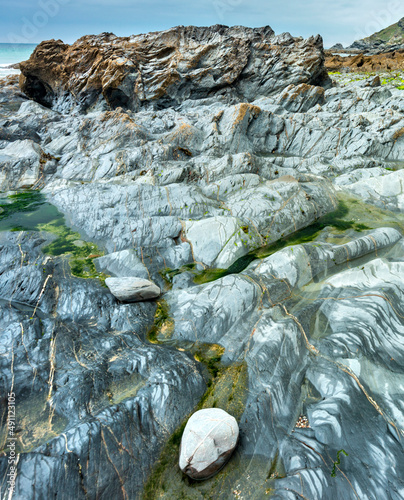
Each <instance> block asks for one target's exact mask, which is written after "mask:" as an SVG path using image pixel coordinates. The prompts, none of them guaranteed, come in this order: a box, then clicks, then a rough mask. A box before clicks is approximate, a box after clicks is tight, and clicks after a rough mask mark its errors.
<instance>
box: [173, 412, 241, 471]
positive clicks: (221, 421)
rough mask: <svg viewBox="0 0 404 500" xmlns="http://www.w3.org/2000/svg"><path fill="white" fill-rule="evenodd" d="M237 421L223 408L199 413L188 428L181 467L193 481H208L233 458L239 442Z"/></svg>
mask: <svg viewBox="0 0 404 500" xmlns="http://www.w3.org/2000/svg"><path fill="white" fill-rule="evenodd" d="M238 435H239V429H238V424H237V422H236V419H235V418H234V417H232V416H231V415H229V414H228V413H226V412H225V411H224V410H221V409H220V408H208V409H206V410H199V411H197V412H196V413H194V414H193V415H192V417H191V418H190V419H189V420H188V423H187V425H186V426H185V430H184V434H183V435H182V440H181V449H180V462H179V465H180V468H181V470H182V472H184V473H185V474H187V475H188V476H189V477H191V478H192V479H199V480H201V479H207V478H209V477H211V476H213V475H214V474H216V473H217V472H218V471H219V470H220V469H221V468H222V467H224V465H225V464H226V463H227V462H228V460H229V459H230V457H231V455H232V453H233V451H234V449H235V447H236V445H237V441H238Z"/></svg>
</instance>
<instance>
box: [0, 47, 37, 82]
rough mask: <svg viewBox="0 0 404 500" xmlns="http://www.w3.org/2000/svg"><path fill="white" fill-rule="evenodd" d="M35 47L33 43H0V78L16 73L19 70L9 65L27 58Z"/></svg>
mask: <svg viewBox="0 0 404 500" xmlns="http://www.w3.org/2000/svg"><path fill="white" fill-rule="evenodd" d="M35 47H36V44H35V43H0V78H3V77H4V76H7V75H18V74H19V73H20V71H19V70H18V69H13V68H10V66H11V65H13V64H16V63H19V62H21V61H26V60H27V59H29V57H30V55H31V54H32V52H33V51H34V49H35Z"/></svg>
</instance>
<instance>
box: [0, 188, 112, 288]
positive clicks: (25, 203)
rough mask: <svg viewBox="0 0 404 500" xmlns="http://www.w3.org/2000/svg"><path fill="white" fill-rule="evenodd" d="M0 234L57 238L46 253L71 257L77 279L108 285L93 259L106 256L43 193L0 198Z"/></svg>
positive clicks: (27, 192) (22, 193)
mask: <svg viewBox="0 0 404 500" xmlns="http://www.w3.org/2000/svg"><path fill="white" fill-rule="evenodd" d="M0 231H45V232H48V233H51V234H53V235H55V236H56V239H55V240H54V241H52V242H51V243H49V244H48V245H46V246H45V247H44V248H43V249H42V251H43V252H44V253H46V254H48V255H52V256H61V255H69V256H70V259H69V263H70V268H71V272H72V275H73V276H76V277H78V278H95V279H99V280H100V281H101V284H104V282H105V278H106V277H107V276H106V275H105V274H103V273H99V272H97V270H96V268H95V265H94V262H93V259H95V258H96V257H100V256H101V255H103V252H102V251H101V250H100V249H99V248H98V247H97V245H95V244H94V243H89V242H86V241H83V240H82V239H81V236H80V234H79V233H76V232H74V231H72V230H71V229H70V228H68V227H67V226H66V224H65V219H64V217H63V214H61V213H60V212H59V211H58V209H57V208H56V207H55V206H53V205H52V204H51V203H48V202H47V201H46V198H45V197H44V196H43V195H42V194H41V193H40V192H39V191H24V192H21V193H15V194H11V195H8V196H4V195H3V197H0Z"/></svg>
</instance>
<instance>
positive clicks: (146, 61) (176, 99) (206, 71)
mask: <svg viewBox="0 0 404 500" xmlns="http://www.w3.org/2000/svg"><path fill="white" fill-rule="evenodd" d="M323 61H324V56H323V45H322V39H321V37H320V36H317V37H311V38H308V39H307V40H303V39H301V38H293V37H292V36H291V35H289V34H288V33H284V34H282V35H279V36H275V34H274V32H273V31H272V29H271V28H270V27H269V26H266V27H264V28H244V27H240V26H235V27H232V28H229V27H227V26H221V25H216V26H211V27H209V28H199V27H195V26H188V27H183V26H179V27H176V28H172V29H169V30H166V31H162V32H156V33H149V34H147V35H136V36H131V37H126V38H119V37H117V36H115V35H113V34H111V33H103V34H101V35H99V36H85V37H83V38H80V39H79V40H78V41H77V42H75V43H74V44H73V45H71V46H69V45H66V44H64V43H63V42H62V41H60V40H50V41H47V42H42V43H41V44H40V45H38V47H37V48H36V49H35V51H34V53H33V54H32V56H31V58H30V59H29V60H28V61H25V62H23V63H21V66H20V67H21V72H22V77H21V88H22V90H23V91H24V92H25V93H26V94H27V95H28V96H29V97H31V98H33V99H35V100H36V101H38V102H39V103H41V104H43V105H45V106H53V107H55V108H56V109H63V110H68V109H70V107H71V106H74V105H79V107H80V108H81V109H87V108H89V107H90V106H91V105H93V104H94V103H96V102H100V101H102V102H104V103H105V104H106V105H107V106H108V108H110V109H115V108H117V107H122V108H124V109H131V110H134V111H137V110H139V109H141V108H142V107H144V106H149V107H150V106H154V107H156V108H157V109H158V108H167V107H169V106H177V105H179V104H181V103H182V102H183V101H185V100H186V99H204V98H209V97H217V96H219V95H225V96H227V97H228V98H229V99H235V100H236V101H239V102H240V101H241V102H243V101H252V100H254V99H256V98H257V97H259V96H268V95H272V94H274V93H276V92H278V91H279V90H281V89H282V88H284V87H286V86H287V85H290V84H296V83H307V84H311V85H323V84H327V83H328V82H329V80H328V75H327V73H326V72H325V71H324V67H323Z"/></svg>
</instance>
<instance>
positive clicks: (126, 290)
mask: <svg viewBox="0 0 404 500" xmlns="http://www.w3.org/2000/svg"><path fill="white" fill-rule="evenodd" d="M105 284H106V285H107V287H108V288H109V289H110V291H111V293H112V295H114V296H115V297H116V298H117V299H118V300H120V301H121V302H139V301H142V300H149V299H155V298H157V297H158V296H159V295H160V293H161V290H160V288H159V287H158V286H156V285H155V284H154V283H152V282H151V281H149V280H145V279H142V278H136V277H122V278H107V279H106V280H105Z"/></svg>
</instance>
